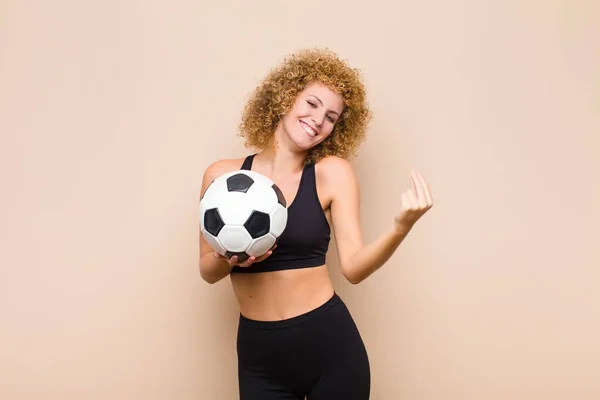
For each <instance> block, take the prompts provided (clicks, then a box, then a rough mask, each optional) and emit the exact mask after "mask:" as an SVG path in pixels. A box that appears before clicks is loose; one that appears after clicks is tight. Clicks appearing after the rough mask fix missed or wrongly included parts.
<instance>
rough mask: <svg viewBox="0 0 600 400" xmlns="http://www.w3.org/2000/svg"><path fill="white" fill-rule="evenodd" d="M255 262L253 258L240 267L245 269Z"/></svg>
mask: <svg viewBox="0 0 600 400" xmlns="http://www.w3.org/2000/svg"><path fill="white" fill-rule="evenodd" d="M255 260H256V258H255V257H250V258H248V259H247V260H246V261H245V262H244V263H243V264H242V267H244V268H247V267H249V266H251V265H252V263H253V262H254V261H255Z"/></svg>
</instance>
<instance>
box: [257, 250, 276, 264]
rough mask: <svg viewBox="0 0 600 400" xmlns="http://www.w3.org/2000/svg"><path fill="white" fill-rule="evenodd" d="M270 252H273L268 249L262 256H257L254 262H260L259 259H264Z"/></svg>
mask: <svg viewBox="0 0 600 400" xmlns="http://www.w3.org/2000/svg"><path fill="white" fill-rule="evenodd" d="M271 254H273V251H272V250H269V251H267V252H266V253H265V254H263V255H262V256H260V257H258V258H257V259H256V261H255V262H260V261H262V260H264V259H265V258H267V257H269V256H270V255H271Z"/></svg>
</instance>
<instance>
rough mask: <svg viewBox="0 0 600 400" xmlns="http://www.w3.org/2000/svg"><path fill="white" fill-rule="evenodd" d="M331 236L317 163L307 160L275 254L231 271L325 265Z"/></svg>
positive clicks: (247, 163) (249, 159) (247, 166)
mask: <svg viewBox="0 0 600 400" xmlns="http://www.w3.org/2000/svg"><path fill="white" fill-rule="evenodd" d="M255 155H256V154H252V155H249V156H248V157H246V159H245V160H244V163H243V164H242V168H241V169H245V170H250V169H252V161H253V160H254V156H255ZM330 238H331V232H330V228H329V222H328V221H327V218H326V217H325V213H324V212H323V209H322V208H321V203H320V201H319V197H318V195H317V182H316V177H315V165H314V164H307V165H305V166H304V169H303V170H302V176H301V178H300V186H299V187H298V192H297V193H296V197H295V198H294V200H292V203H291V204H289V205H288V220H287V225H286V227H285V230H284V231H283V233H282V234H281V236H280V237H279V240H278V241H277V248H276V249H275V250H274V251H273V254H271V255H270V256H269V257H267V258H266V259H264V260H263V261H261V262H255V263H253V264H252V265H250V266H249V267H239V266H235V267H233V269H232V270H231V273H256V272H268V271H280V270H285V269H297V268H309V267H316V266H319V265H323V264H325V258H326V254H327V249H328V247H329V240H330Z"/></svg>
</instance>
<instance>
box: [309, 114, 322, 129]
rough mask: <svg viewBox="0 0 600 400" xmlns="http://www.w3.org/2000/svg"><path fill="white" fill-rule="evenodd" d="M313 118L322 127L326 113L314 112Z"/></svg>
mask: <svg viewBox="0 0 600 400" xmlns="http://www.w3.org/2000/svg"><path fill="white" fill-rule="evenodd" d="M312 120H313V122H314V123H315V125H317V126H318V127H319V128H320V127H321V126H322V125H323V121H324V120H325V113H318V112H316V113H314V114H313V118H312Z"/></svg>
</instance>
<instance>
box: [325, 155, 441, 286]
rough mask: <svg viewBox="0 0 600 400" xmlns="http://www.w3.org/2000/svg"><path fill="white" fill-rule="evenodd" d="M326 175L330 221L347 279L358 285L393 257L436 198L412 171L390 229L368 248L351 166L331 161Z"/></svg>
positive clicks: (419, 176) (327, 161) (358, 194)
mask: <svg viewBox="0 0 600 400" xmlns="http://www.w3.org/2000/svg"><path fill="white" fill-rule="evenodd" d="M324 161H326V162H325V163H324V165H323V167H324V168H323V173H324V175H325V179H326V182H327V187H328V191H330V192H331V193H332V195H331V205H330V208H331V219H332V225H333V230H334V235H335V239H336V245H337V249H338V255H339V259H340V266H341V269H342V273H343V274H344V276H345V277H346V279H347V280H348V281H349V282H351V283H353V284H357V283H360V282H362V281H363V280H364V279H366V278H367V277H368V276H370V275H371V274H372V273H374V272H375V271H377V270H378V269H379V268H380V267H381V266H382V265H383V264H385V262H386V261H387V260H388V259H389V258H390V257H391V256H392V255H393V254H394V252H395V251H396V249H397V248H398V246H399V245H400V243H402V241H403V240H404V238H405V237H406V235H408V233H409V232H410V230H411V229H412V227H413V226H414V224H415V223H416V222H417V221H418V220H419V218H421V217H422V216H423V215H424V214H425V213H426V212H427V211H428V210H429V209H430V208H431V207H432V206H433V198H432V196H431V191H430V189H429V185H428V184H427V182H426V181H425V179H424V178H423V176H422V175H421V174H420V173H419V172H417V171H413V172H412V173H411V177H410V178H411V187H410V188H409V189H408V190H406V191H405V192H404V193H403V194H402V195H401V207H400V211H399V212H398V213H397V214H396V215H395V217H394V218H393V219H392V221H390V228H388V229H387V230H386V231H384V232H383V233H382V234H381V235H380V236H379V237H378V238H377V239H376V240H374V241H373V242H371V243H368V244H365V243H364V242H363V238H362V229H361V226H360V191H359V188H358V182H357V179H356V175H355V173H354V170H353V168H352V166H351V165H350V163H349V162H348V161H346V160H343V159H340V158H328V159H327V160H324Z"/></svg>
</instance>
